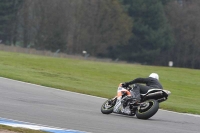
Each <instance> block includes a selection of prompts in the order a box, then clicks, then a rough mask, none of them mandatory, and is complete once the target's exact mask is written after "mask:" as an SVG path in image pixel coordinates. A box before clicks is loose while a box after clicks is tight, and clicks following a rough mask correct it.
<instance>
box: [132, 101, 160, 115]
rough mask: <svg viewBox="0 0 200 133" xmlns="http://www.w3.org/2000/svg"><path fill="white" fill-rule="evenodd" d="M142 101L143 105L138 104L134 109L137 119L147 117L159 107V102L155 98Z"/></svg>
mask: <svg viewBox="0 0 200 133" xmlns="http://www.w3.org/2000/svg"><path fill="white" fill-rule="evenodd" d="M144 103H145V104H144V105H143V106H141V105H140V106H139V107H138V109H137V111H136V116H137V118H138V119H149V118H150V117H152V116H153V115H154V114H155V113H156V112H157V111H158V109H159V103H158V101H157V100H154V99H150V100H147V101H145V102H144ZM145 105H146V106H145Z"/></svg>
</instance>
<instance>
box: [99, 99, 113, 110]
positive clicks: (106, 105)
mask: <svg viewBox="0 0 200 133" xmlns="http://www.w3.org/2000/svg"><path fill="white" fill-rule="evenodd" d="M111 100H112V99H108V100H106V101H105V102H104V103H103V105H102V106H101V112H102V113H103V114H110V113H112V112H113V108H114V106H115V103H112V104H109V101H111ZM112 102H114V101H112Z"/></svg>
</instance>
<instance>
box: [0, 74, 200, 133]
mask: <svg viewBox="0 0 200 133" xmlns="http://www.w3.org/2000/svg"><path fill="white" fill-rule="evenodd" d="M0 94H1V95H0V117H3V118H8V119H14V120H19V121H26V122H31V123H37V124H42V125H48V126H53V127H59V128H65V129H75V130H80V131H87V132H93V133H123V132H125V133H133V132H134V133H149V132H151V133H199V132H200V117H199V116H192V115H186V114H179V113H173V112H168V111H163V110H159V111H158V113H157V114H156V115H155V116H153V117H152V118H151V119H149V120H139V119H137V118H136V117H129V116H125V115H117V114H110V115H104V114H102V113H101V112H100V107H101V105H102V103H103V102H104V101H105V99H103V98H98V97H93V96H87V95H82V94H77V93H73V92H68V91H62V90H58V89H53V88H48V87H42V86H38V85H32V84H27V83H23V82H18V81H14V80H9V79H5V78H0Z"/></svg>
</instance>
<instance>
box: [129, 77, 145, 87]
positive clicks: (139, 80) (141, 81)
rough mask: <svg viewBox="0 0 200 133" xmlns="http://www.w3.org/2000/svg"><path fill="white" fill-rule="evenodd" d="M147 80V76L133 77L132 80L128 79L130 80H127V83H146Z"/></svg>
mask: <svg viewBox="0 0 200 133" xmlns="http://www.w3.org/2000/svg"><path fill="white" fill-rule="evenodd" d="M148 81H149V79H148V78H136V79H134V80H132V81H130V82H127V83H128V84H129V85H131V84H135V83H144V84H146V83H147V82H148Z"/></svg>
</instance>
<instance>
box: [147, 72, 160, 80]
mask: <svg viewBox="0 0 200 133" xmlns="http://www.w3.org/2000/svg"><path fill="white" fill-rule="evenodd" d="M149 77H152V78H155V79H157V80H159V76H158V74H157V73H151V74H150V75H149Z"/></svg>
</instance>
